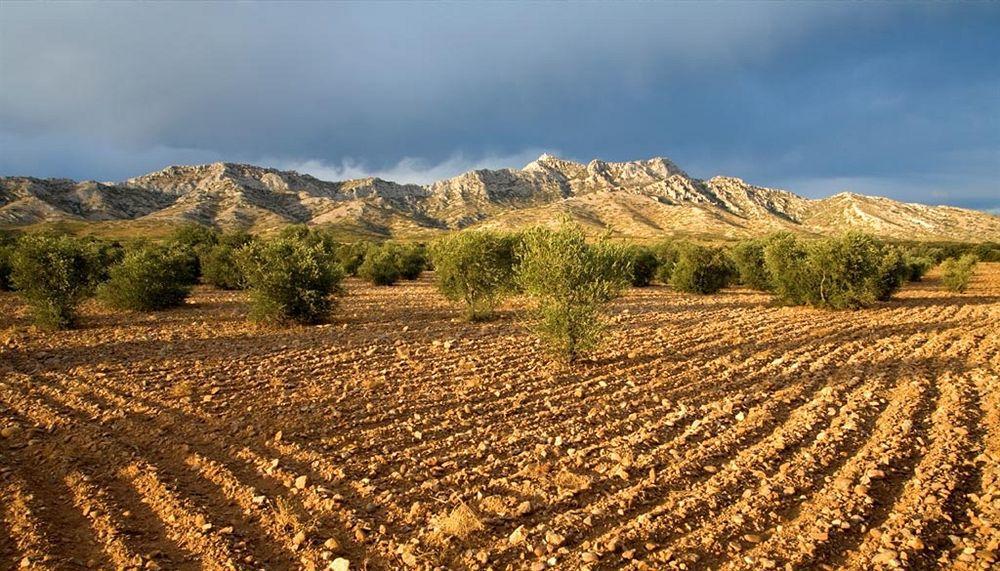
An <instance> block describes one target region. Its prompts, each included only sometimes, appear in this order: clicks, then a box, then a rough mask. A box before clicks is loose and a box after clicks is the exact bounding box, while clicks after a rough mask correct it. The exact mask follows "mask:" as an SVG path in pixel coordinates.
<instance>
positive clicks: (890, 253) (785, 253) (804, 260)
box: [764, 232, 906, 309]
mask: <svg viewBox="0 0 1000 571" xmlns="http://www.w3.org/2000/svg"><path fill="white" fill-rule="evenodd" d="M764 261H765V266H766V267H767V271H768V276H769V280H770V281H771V283H772V284H773V286H774V291H775V294H776V295H777V297H778V299H779V300H780V301H782V302H784V303H789V304H793V305H804V304H808V305H813V306H816V307H825V308H830V309H847V308H860V307H866V306H868V305H871V304H873V303H875V302H876V301H880V300H882V301H884V300H887V299H889V297H891V295H892V294H893V293H895V292H896V291H897V290H898V289H899V287H900V285H901V284H902V281H903V277H904V276H905V270H906V268H905V264H904V263H903V259H902V255H901V254H900V252H899V250H898V249H897V248H895V247H891V246H887V245H886V244H884V243H882V242H880V241H879V240H876V239H875V238H873V237H871V236H868V235H866V234H863V233H860V232H849V233H847V234H844V235H843V236H841V237H839V238H828V239H823V240H816V241H812V242H800V241H799V240H798V239H796V238H795V237H794V236H792V235H791V234H787V233H783V234H778V235H774V236H771V237H769V238H768V239H767V240H766V241H765V246H764Z"/></svg>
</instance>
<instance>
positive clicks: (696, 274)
mask: <svg viewBox="0 0 1000 571" xmlns="http://www.w3.org/2000/svg"><path fill="white" fill-rule="evenodd" d="M732 275H733V270H732V268H731V267H730V265H729V259H728V258H727V257H726V252H725V251H724V250H722V249H721V248H711V247H708V246H699V245H697V244H686V245H684V246H683V247H681V248H680V251H679V255H678V257H677V262H676V263H675V264H674V269H673V272H671V274H670V285H671V287H673V288H674V289H677V290H678V291H684V292H688V293H700V294H710V293H715V292H717V291H719V290H720V289H722V288H724V287H726V286H727V285H729V280H730V279H731V278H732Z"/></svg>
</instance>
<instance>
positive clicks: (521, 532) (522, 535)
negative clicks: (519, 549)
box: [507, 525, 528, 545]
mask: <svg viewBox="0 0 1000 571" xmlns="http://www.w3.org/2000/svg"><path fill="white" fill-rule="evenodd" d="M527 536H528V532H527V530H526V529H524V526H523V525H520V526H518V527H517V529H515V530H514V531H513V532H512V533H511V534H510V536H508V537H507V541H508V542H510V544H511V545H517V544H519V543H521V542H523V541H524V540H525V539H526V538H527Z"/></svg>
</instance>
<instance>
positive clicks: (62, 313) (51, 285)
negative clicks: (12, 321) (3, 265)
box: [11, 235, 99, 328]
mask: <svg viewBox="0 0 1000 571" xmlns="http://www.w3.org/2000/svg"><path fill="white" fill-rule="evenodd" d="M98 263H99V256H98V252H97V249H96V248H95V247H94V244H93V243H88V242H85V241H83V240H79V239H76V238H72V237H70V236H50V235H28V236H25V237H23V238H21V239H20V240H19V241H18V243H17V246H16V247H15V248H14V251H13V254H12V256H11V282H12V283H13V285H14V287H15V288H16V289H17V291H18V292H20V294H21V296H22V297H24V299H25V301H26V302H27V303H28V306H29V307H30V308H31V312H32V316H33V318H34V321H35V323H37V324H38V325H39V326H42V327H47V328H64V327H71V326H72V325H73V324H74V320H75V318H76V306H77V305H78V304H79V303H80V302H81V301H83V300H84V299H85V298H87V297H89V296H90V295H91V294H92V293H93V290H94V285H95V276H97V275H98V273H99V272H98V267H97V265H98Z"/></svg>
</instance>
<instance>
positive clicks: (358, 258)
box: [334, 242, 371, 276]
mask: <svg viewBox="0 0 1000 571" xmlns="http://www.w3.org/2000/svg"><path fill="white" fill-rule="evenodd" d="M370 247H371V245H370V244H368V243H367V242H353V243H351V244H338V245H337V246H336V247H335V248H334V258H336V260H337V262H338V263H339V264H340V267H342V268H343V269H344V272H345V273H347V275H349V276H356V275H358V268H359V267H361V264H362V263H363V262H364V261H365V252H367V251H368V248H370Z"/></svg>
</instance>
